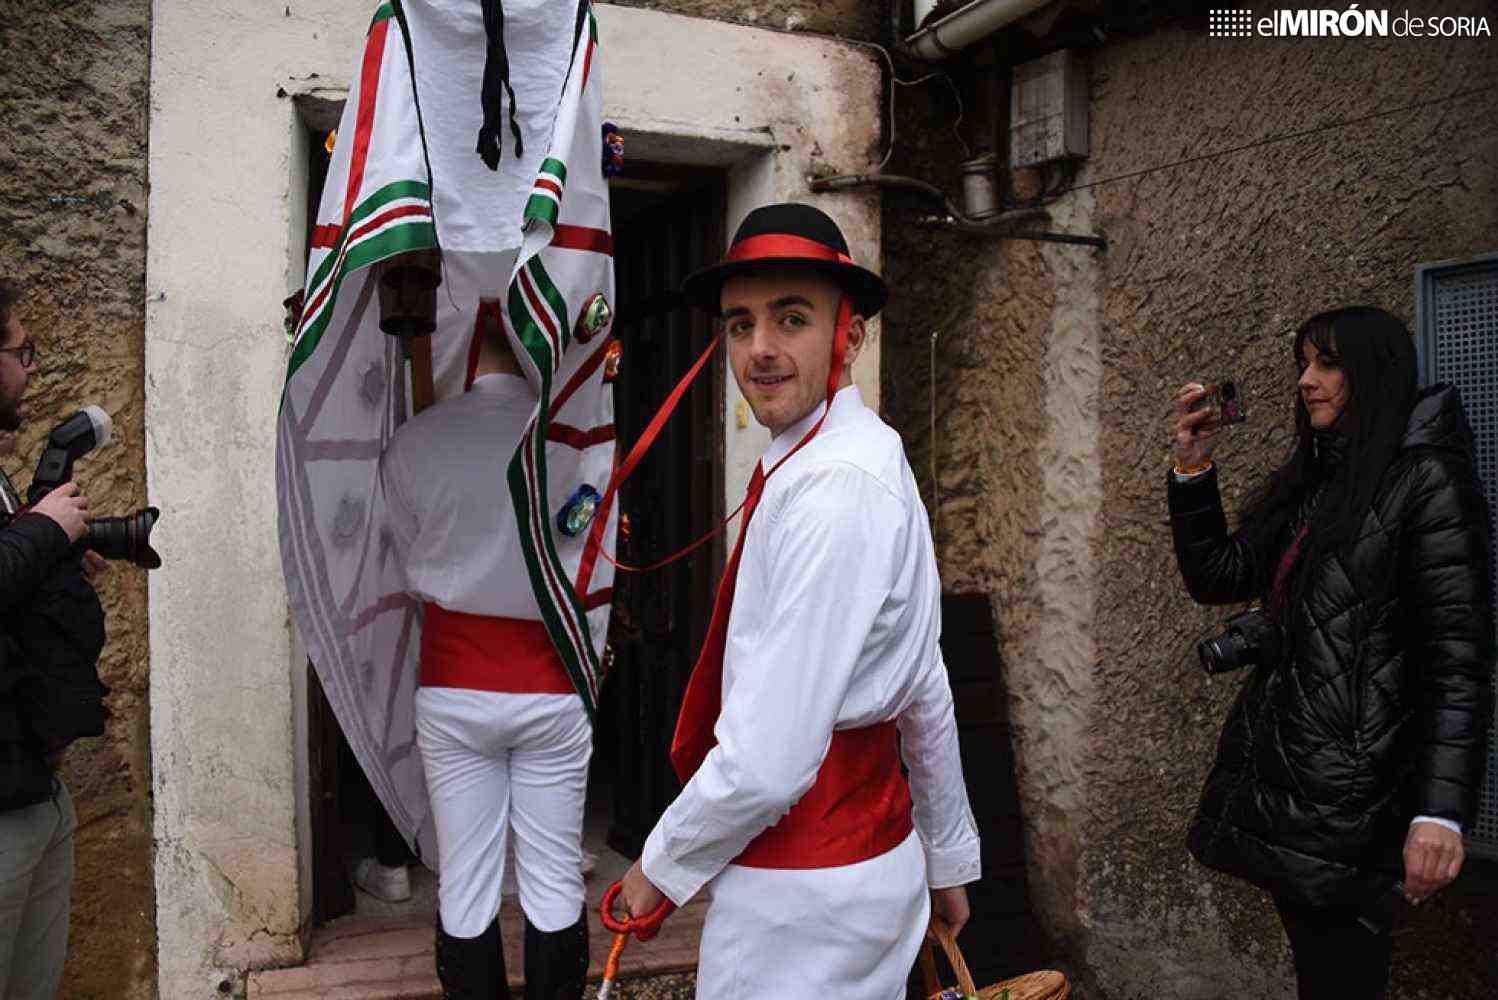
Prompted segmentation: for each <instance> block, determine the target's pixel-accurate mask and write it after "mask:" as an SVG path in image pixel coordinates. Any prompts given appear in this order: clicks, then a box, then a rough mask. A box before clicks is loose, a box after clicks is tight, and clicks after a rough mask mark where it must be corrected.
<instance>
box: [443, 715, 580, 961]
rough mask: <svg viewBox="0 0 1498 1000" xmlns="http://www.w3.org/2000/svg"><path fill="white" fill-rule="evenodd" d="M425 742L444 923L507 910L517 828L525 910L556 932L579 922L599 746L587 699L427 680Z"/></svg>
mask: <svg viewBox="0 0 1498 1000" xmlns="http://www.w3.org/2000/svg"><path fill="white" fill-rule="evenodd" d="M416 742H417V746H418V747H420V749H421V760H422V766H423V768H424V770H425V772H426V779H427V791H428V794H429V795H430V796H431V800H432V819H433V821H434V822H435V824H436V827H437V867H438V882H437V900H438V907H439V910H440V912H441V915H442V927H443V930H445V931H446V932H447V933H448V934H450V935H452V936H453V937H459V938H471V937H477V936H478V935H479V934H481V933H483V931H484V929H485V928H486V927H488V926H489V923H490V921H492V920H493V919H494V917H495V915H497V914H498V913H499V902H500V881H501V879H502V877H503V875H504V870H505V852H506V850H507V848H508V841H509V836H508V835H509V833H510V832H511V831H513V832H514V834H515V840H514V843H515V869H516V875H517V878H518V880H519V882H520V906H521V908H522V909H524V910H525V915H526V918H527V919H528V920H529V921H530V922H531V923H532V924H534V925H535V926H536V928H537V929H538V930H542V931H547V932H550V931H559V930H562V929H564V928H567V927H571V926H572V925H573V924H575V923H577V919H578V916H579V914H581V913H582V908H583V876H582V834H583V800H584V798H585V796H586V794H587V789H588V759H589V757H591V756H592V753H593V731H592V727H591V726H590V725H589V724H588V718H587V715H586V713H585V712H584V711H583V704H582V701H581V700H579V699H578V697H577V696H576V695H571V694H500V693H496V692H492V691H469V690H466V689H462V688H436V687H434V688H421V689H420V690H418V691H417V692H416Z"/></svg>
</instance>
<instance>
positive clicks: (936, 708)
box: [899, 653, 982, 889]
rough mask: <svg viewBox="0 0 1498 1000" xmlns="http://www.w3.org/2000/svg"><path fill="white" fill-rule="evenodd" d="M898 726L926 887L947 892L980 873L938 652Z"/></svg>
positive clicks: (974, 826) (948, 687)
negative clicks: (908, 774) (923, 858)
mask: <svg viewBox="0 0 1498 1000" xmlns="http://www.w3.org/2000/svg"><path fill="white" fill-rule="evenodd" d="M899 727H900V754H901V756H902V757H903V758H904V760H905V767H906V769H907V770H908V771H909V772H910V798H911V802H912V805H913V810H912V812H913V816H914V819H915V828H916V832H917V833H918V834H919V835H920V838H921V845H922V846H923V847H924V848H925V851H926V883H927V885H929V886H930V887H931V888H933V889H945V888H949V887H951V886H957V885H966V884H967V883H969V882H975V881H977V879H978V877H979V876H980V875H981V874H982V865H981V862H980V860H979V854H980V842H979V839H978V825H977V823H975V822H974V821H973V811H972V807H971V806H970V805H969V804H968V798H967V784H966V782H965V781H964V780H963V777H962V759H961V757H960V756H959V754H958V747H957V720H956V718H955V716H954V714H953V710H952V688H951V685H950V684H949V683H948V682H947V668H946V664H944V663H943V662H942V659H941V655H940V654H939V653H938V654H937V656H936V660H935V662H934V663H933V664H931V665H930V666H928V667H927V669H925V670H924V671H923V673H922V675H921V682H920V686H919V687H918V688H917V690H916V693H915V700H914V701H912V702H911V704H910V707H909V708H907V709H906V710H905V711H904V712H902V713H901V714H900V719H899Z"/></svg>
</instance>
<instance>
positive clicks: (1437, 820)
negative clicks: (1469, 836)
mask: <svg viewBox="0 0 1498 1000" xmlns="http://www.w3.org/2000/svg"><path fill="white" fill-rule="evenodd" d="M1416 823H1434V824H1435V825H1436V826H1444V827H1445V828H1446V829H1448V830H1450V831H1451V832H1452V833H1454V834H1456V835H1457V836H1458V837H1460V836H1461V835H1462V825H1461V824H1460V823H1458V822H1457V821H1456V820H1454V819H1442V818H1441V817H1439V816H1416V817H1415V818H1414V819H1412V820H1410V826H1414V825H1415V824H1416Z"/></svg>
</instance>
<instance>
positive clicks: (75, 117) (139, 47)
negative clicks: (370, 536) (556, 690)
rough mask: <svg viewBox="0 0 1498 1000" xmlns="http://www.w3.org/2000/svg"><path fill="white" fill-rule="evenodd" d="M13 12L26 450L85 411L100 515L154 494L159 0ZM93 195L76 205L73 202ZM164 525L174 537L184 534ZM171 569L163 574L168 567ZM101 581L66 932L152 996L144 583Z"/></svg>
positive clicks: (13, 204) (75, 958) (106, 984)
mask: <svg viewBox="0 0 1498 1000" xmlns="http://www.w3.org/2000/svg"><path fill="white" fill-rule="evenodd" d="M5 11H6V12H5V14H4V15H3V17H0V277H4V278H6V279H8V280H12V281H15V282H17V283H19V284H20V285H21V286H22V289H23V296H24V297H23V300H22V303H21V305H20V307H19V310H18V311H19V313H20V316H21V319H22V321H23V322H24V323H26V325H27V326H28V328H29V329H30V330H31V333H32V336H33V337H34V338H35V340H36V341H37V345H38V359H39V360H38V365H39V367H40V372H39V374H38V375H36V376H35V377H34V378H33V379H32V383H31V388H30V390H29V391H28V393H27V397H26V407H25V409H26V426H25V427H24V429H23V431H22V433H21V434H20V435H19V436H18V440H17V442H16V450H15V452H14V454H10V455H5V456H3V457H0V464H3V466H4V468H5V469H6V471H8V472H9V473H11V475H12V476H13V477H14V478H15V479H16V482H17V484H18V485H20V486H22V487H23V488H24V485H25V483H26V482H27V481H29V480H30V478H31V473H32V471H33V470H34V469H35V466H36V460H37V458H38V456H39V455H40V450H41V448H40V445H41V441H42V439H43V438H44V437H45V435H46V433H47V431H48V430H49V429H50V428H51V427H53V426H54V425H55V424H56V423H57V422H58V421H59V420H61V419H62V418H64V417H66V416H67V415H68V414H70V413H71V412H72V411H74V410H75V409H77V408H78V407H80V406H83V405H86V404H89V403H96V404H98V405H100V406H102V407H104V409H106V410H108V411H109V412H110V414H111V415H112V416H113V418H114V427H115V434H116V435H117V439H118V440H119V442H120V444H119V445H118V446H116V447H114V448H111V449H109V450H107V451H103V452H99V453H97V454H95V455H93V456H90V457H89V458H87V459H85V460H84V461H83V462H82V463H81V464H80V465H79V467H78V469H77V476H76V478H77V480H78V482H79V484H80V485H81V487H82V488H83V491H84V492H85V494H86V495H87V496H88V498H89V500H90V502H91V505H92V508H93V510H94V511H95V512H97V513H100V514H106V515H120V514H125V513H128V512H130V511H133V510H135V509H136V508H138V507H140V506H141V505H142V504H144V503H145V502H146V489H145V442H144V440H143V439H144V428H143V418H142V410H143V401H144V386H143V383H142V369H141V343H142V326H143V316H144V291H143V285H144V273H145V228H146V215H145V211H146V195H145V187H146V76H147V57H148V43H147V32H148V26H149V20H150V4H149V3H148V2H147V0H111V2H109V3H98V2H84V3H70V4H36V3H31V4H10V5H7V6H6V8H5ZM83 198H88V199H91V200H90V201H88V202H87V203H81V204H80V203H79V202H78V201H77V200H75V199H83ZM171 528H172V526H171V523H170V522H169V521H167V522H163V524H162V530H163V531H164V532H170V531H171ZM170 571H171V570H170V568H168V569H166V570H162V572H170ZM98 589H99V593H100V597H101V599H102V601H103V604H104V609H105V612H106V614H107V615H108V631H109V644H108V646H107V647H106V648H105V651H104V656H103V659H102V661H101V663H100V675H101V676H102V678H103V680H104V682H105V683H106V684H108V685H109V686H110V688H112V689H113V692H112V694H111V695H110V696H109V702H108V703H109V708H110V710H111V712H112V713H113V715H112V718H111V719H110V720H109V724H108V730H107V732H106V734H105V735H104V736H103V737H102V738H99V739H91V740H81V741H79V742H77V743H74V744H73V746H72V747H71V748H70V749H69V751H68V753H67V757H66V760H65V762H64V764H63V768H62V774H63V778H64V780H65V781H66V782H67V784H68V786H69V788H70V789H71V791H72V795H73V801H74V803H75V805H76V808H77V811H78V834H77V839H76V875H75V879H74V887H73V910H72V921H71V943H70V949H69V956H68V964H67V970H66V973H65V978H64V981H63V985H62V989H61V993H60V995H61V996H65V997H71V998H79V1000H89V998H100V1000H103V998H110V1000H114V998H122V1000H135V998H146V997H151V996H153V995H154V988H155V941H154V935H155V910H154V903H153V896H154V894H153V891H152V878H151V798H150V787H151V784H150V781H151V779H150V761H149V737H148V732H147V723H148V710H147V704H146V697H147V691H146V688H147V666H148V658H147V636H146V579H145V573H144V571H142V570H139V569H135V568H134V567H128V566H123V565H118V564H117V565H115V566H113V567H111V569H110V570H109V571H108V573H107V574H106V575H105V576H104V577H103V578H102V579H101V580H100V581H99V583H98Z"/></svg>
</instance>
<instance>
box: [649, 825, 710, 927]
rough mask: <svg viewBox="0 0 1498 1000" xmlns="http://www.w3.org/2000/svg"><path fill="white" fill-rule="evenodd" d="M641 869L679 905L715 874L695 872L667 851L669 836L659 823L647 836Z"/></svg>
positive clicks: (651, 882) (693, 894)
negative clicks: (667, 838) (667, 836)
mask: <svg viewBox="0 0 1498 1000" xmlns="http://www.w3.org/2000/svg"><path fill="white" fill-rule="evenodd" d="M640 870H641V871H643V872H644V873H645V877H646V878H647V879H649V880H650V884H651V885H653V886H655V887H656V888H657V889H659V890H660V891H661V892H662V893H663V894H664V895H665V896H666V898H667V899H669V900H671V902H673V903H675V904H676V905H677V906H686V905H687V902H688V901H689V900H691V898H692V897H693V896H695V895H697V893H698V891H700V890H701V889H702V887H703V886H704V885H706V884H707V883H708V881H709V880H710V879H711V878H712V875H706V876H703V875H700V874H698V873H697V872H695V871H692V870H691V869H690V868H687V867H686V866H685V865H682V864H680V863H678V862H677V861H676V859H674V858H672V857H671V856H670V855H669V854H667V853H666V835H665V833H663V832H662V830H661V825H660V824H659V823H657V824H656V826H655V829H654V830H651V831H650V836H648V837H646V838H645V849H644V850H643V851H641V852H640ZM714 874H716V873H714Z"/></svg>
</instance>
